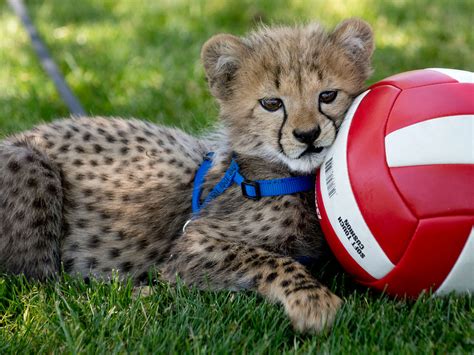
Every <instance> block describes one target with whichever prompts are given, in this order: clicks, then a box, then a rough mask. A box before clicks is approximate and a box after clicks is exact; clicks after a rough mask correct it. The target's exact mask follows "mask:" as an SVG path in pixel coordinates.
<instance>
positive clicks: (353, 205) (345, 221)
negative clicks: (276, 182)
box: [320, 90, 394, 279]
mask: <svg viewBox="0 0 474 355" xmlns="http://www.w3.org/2000/svg"><path fill="white" fill-rule="evenodd" d="M369 91H370V90H369ZM369 91H366V92H364V93H362V94H361V95H359V96H358V97H357V98H356V99H355V100H354V102H353V103H352V106H351V107H350V108H349V111H348V112H347V115H346V119H345V120H344V122H343V123H342V125H341V127H340V129H339V133H338V136H337V138H336V141H335V142H334V144H333V145H332V147H331V148H329V151H328V154H327V156H326V158H325V160H324V163H323V164H322V166H321V172H320V187H321V195H322V200H323V204H324V208H325V210H326V213H327V215H328V219H329V221H330V223H331V226H332V227H333V228H334V231H335V233H336V235H337V236H338V237H339V241H340V242H341V243H342V245H343V246H344V248H345V249H346V251H347V252H348V253H349V254H350V255H351V257H352V258H353V259H354V260H355V261H356V262H357V263H358V264H359V265H360V266H361V267H362V268H363V269H364V270H365V271H366V272H367V273H368V274H369V275H371V276H372V277H374V278H376V279H381V278H382V277H384V276H385V275H387V274H388V273H389V272H390V271H391V270H392V269H393V268H394V265H393V263H392V262H391V261H390V260H389V258H388V257H387V255H386V254H385V252H384V251H383V250H382V248H381V247H380V245H379V244H378V243H377V240H376V239H375V238H374V236H373V235H372V232H371V231H370V229H369V227H368V226H367V224H366V222H365V220H364V217H363V216H362V213H361V212H360V209H359V207H358V205H357V201H356V200H355V197H354V193H353V191H352V188H351V183H350V180H349V172H348V168H347V139H348V134H349V128H350V125H351V122H352V118H353V117H354V114H355V112H356V110H357V108H358V106H359V104H360V103H361V101H362V100H363V99H364V97H365V96H366V95H367V94H368V93H369ZM357 240H358V241H359V243H356V244H357V245H354V242H357ZM360 244H362V246H363V249H362V250H360ZM357 248H358V249H357ZM361 253H362V254H363V256H362V255H361Z"/></svg>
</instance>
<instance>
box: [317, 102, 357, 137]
mask: <svg viewBox="0 0 474 355" xmlns="http://www.w3.org/2000/svg"><path fill="white" fill-rule="evenodd" d="M349 107H350V106H349ZM349 107H348V108H347V110H346V112H344V116H345V115H346V113H347V111H348V110H349ZM318 110H319V112H321V114H322V115H324V117H326V118H327V119H328V120H329V121H330V122H331V124H332V126H333V127H334V130H335V131H336V133H337V132H339V127H337V126H336V118H332V117H331V116H329V115H326V114H325V113H324V112H323V109H322V108H321V102H319V103H318Z"/></svg>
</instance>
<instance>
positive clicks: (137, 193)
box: [0, 19, 373, 332]
mask: <svg viewBox="0 0 474 355" xmlns="http://www.w3.org/2000/svg"><path fill="white" fill-rule="evenodd" d="M372 51H373V41H372V32H371V30H370V27H369V26H368V25H367V24H366V23H365V22H363V21H361V20H355V19H352V20H347V21H345V22H343V23H342V24H340V25H339V26H338V27H337V28H336V29H335V30H334V31H333V32H331V33H328V32H326V31H325V30H324V29H323V28H322V27H321V26H319V25H317V24H311V25H308V26H301V27H291V28H290V27H275V28H261V29H260V30H258V31H256V32H253V33H251V34H250V35H248V36H247V37H245V38H238V37H235V36H231V35H217V36H215V37H213V38H211V39H210V40H209V41H208V42H207V43H206V44H205V45H204V47H203V50H202V60H203V63H204V67H205V70H206V76H207V79H208V82H209V86H210V89H211V92H212V93H213V95H214V96H215V97H216V98H217V100H218V102H219V104H220V117H221V126H220V128H218V129H217V130H216V132H215V133H214V134H212V135H208V136H204V137H193V136H190V135H188V134H186V133H184V132H182V131H179V130H176V129H173V128H167V127H161V126H156V125H153V124H151V123H148V122H144V121H140V120H133V119H130V120H124V119H120V118H102V117H95V118H72V119H66V120H59V121H55V122H53V123H51V124H44V125H40V126H38V127H36V128H34V129H32V130H31V131H28V132H24V133H20V134H18V135H15V136H12V137H9V138H7V139H6V140H4V141H3V142H0V268H1V269H2V270H3V271H5V272H11V273H17V274H20V273H23V274H25V275H27V276H28V277H33V278H37V279H46V278H51V277H55V275H57V274H58V272H59V271H60V270H61V265H62V267H63V268H64V270H65V271H66V272H69V273H72V274H78V275H81V276H83V277H90V276H95V277H102V278H107V277H109V276H110V275H111V273H112V271H113V270H117V271H118V272H119V274H120V275H123V276H125V275H130V276H131V277H133V278H135V279H136V280H137V281H139V280H143V279H145V278H146V276H147V273H148V271H149V270H150V269H152V268H157V269H159V270H160V273H161V276H162V278H163V279H164V280H168V281H170V282H174V281H175V280H176V277H177V276H179V277H180V278H181V279H182V280H183V281H184V282H186V283H188V284H193V285H196V286H198V287H201V288H211V289H232V290H241V289H250V290H255V291H257V292H258V293H260V294H262V295H263V296H265V297H266V298H268V299H269V300H273V301H276V302H279V303H281V304H282V305H283V306H284V308H285V310H286V312H287V313H288V315H289V317H290V318H291V320H292V322H293V324H294V326H295V328H296V329H298V330H301V331H309V332H314V331H320V330H321V329H323V328H324V327H325V326H327V325H330V324H331V323H332V322H333V320H334V317H335V314H336V311H337V309H338V308H339V307H340V305H341V300H340V299H339V298H338V297H337V296H335V295H333V294H332V293H331V292H330V291H329V290H328V289H327V288H326V287H325V286H323V285H321V284H320V283H319V282H318V281H317V280H316V279H315V278H314V277H313V276H312V275H311V274H310V273H309V272H308V270H307V269H306V268H305V267H304V266H303V265H301V264H299V263H298V262H296V261H295V258H297V257H298V256H312V257H315V258H318V257H319V256H320V252H321V250H322V245H323V236H322V233H321V230H320V228H319V224H318V221H317V219H316V213H315V210H314V202H313V201H314V192H308V193H299V194H294V195H286V196H279V197H266V198H262V199H260V200H258V201H253V200H249V199H246V198H244V197H243V196H242V194H241V191H240V187H239V186H235V185H234V186H232V187H231V188H229V189H228V190H227V191H226V192H225V193H224V194H222V195H221V196H219V197H218V198H217V199H215V200H214V201H213V202H212V203H211V204H209V205H208V206H207V207H206V208H205V209H204V210H203V211H202V212H201V213H200V215H199V216H198V218H195V219H193V220H192V221H191V222H190V223H189V224H188V225H187V228H186V231H185V232H184V233H183V231H182V228H183V225H184V224H185V222H186V221H187V220H189V219H190V217H191V191H192V185H193V179H194V175H195V172H196V170H197V168H198V166H199V164H200V163H201V162H202V158H203V156H204V155H205V153H206V152H208V151H215V152H216V155H215V162H214V165H213V167H212V168H211V170H210V172H209V175H208V177H207V179H206V183H205V186H204V194H206V193H207V192H209V191H210V189H211V188H212V186H213V185H214V184H215V183H216V182H217V181H218V180H219V179H220V177H221V176H222V174H223V173H224V172H225V170H226V169H227V167H228V165H229V162H230V159H231V156H232V153H233V152H235V154H236V159H237V161H238V163H239V165H240V167H241V172H242V174H243V175H244V176H246V177H247V178H248V179H271V178H280V177H287V176H290V175H298V174H305V173H308V172H313V171H314V169H315V168H317V167H318V166H319V164H320V163H321V161H322V159H323V158H324V155H325V151H326V149H327V147H329V146H330V145H331V144H332V142H333V141H334V137H335V135H336V132H337V128H338V127H339V125H340V123H341V120H342V119H343V116H344V113H345V112H346V110H347V109H348V106H349V104H350V103H351V101H352V99H353V98H354V97H355V96H356V95H357V94H358V93H360V92H361V90H362V89H363V86H364V80H366V78H367V77H368V75H369V74H370V57H371V54H372ZM327 90H335V91H337V97H336V98H335V100H334V101H333V102H331V103H322V102H321V101H320V100H319V99H318V98H319V95H320V94H321V92H323V91H327ZM264 98H278V99H280V100H281V102H282V107H281V108H279V109H278V110H275V111H273V112H270V111H267V110H265V109H264V108H263V107H262V105H261V104H260V102H259V100H261V99H264ZM295 131H297V132H306V133H305V134H306V138H305V141H304V142H303V141H301V139H298V138H297V135H296V134H295ZM308 131H314V132H313V133H311V137H312V138H311V139H310V140H308V138H307V137H308V134H307V132H308ZM315 132H316V133H317V134H316V133H315Z"/></svg>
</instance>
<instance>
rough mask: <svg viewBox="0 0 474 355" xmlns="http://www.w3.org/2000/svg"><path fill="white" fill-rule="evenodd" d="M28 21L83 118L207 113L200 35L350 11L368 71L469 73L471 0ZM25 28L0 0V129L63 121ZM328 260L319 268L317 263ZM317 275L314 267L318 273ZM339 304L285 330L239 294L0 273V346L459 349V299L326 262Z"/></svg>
mask: <svg viewBox="0 0 474 355" xmlns="http://www.w3.org/2000/svg"><path fill="white" fill-rule="evenodd" d="M27 4H28V7H29V10H30V13H31V16H32V19H33V21H34V22H35V24H36V25H37V26H38V29H39V31H40V33H41V35H42V36H43V38H44V39H45V41H46V43H47V44H48V46H49V48H50V49H51V52H52V54H53V56H54V57H55V59H56V61H57V62H58V65H59V66H60V68H61V70H62V71H63V73H64V75H65V77H66V80H67V81H68V82H69V84H70V86H71V88H72V90H73V91H74V92H75V93H76V95H77V96H78V97H79V99H80V101H81V102H82V104H83V105H84V107H85V108H86V110H87V111H88V112H89V113H90V114H94V115H107V116H114V115H115V116H126V117H129V116H134V117H138V118H144V119H148V120H151V121H154V122H157V123H160V124H167V125H174V126H178V127H180V128H182V129H184V130H186V131H189V132H199V131H201V130H204V129H206V128H207V127H209V126H210V125H211V124H212V123H213V122H214V121H215V120H216V117H217V107H216V104H215V102H214V100H213V99H212V98H211V97H210V95H209V93H208V91H207V88H206V84H205V81H204V74H203V70H202V68H201V64H200V61H199V51H200V47H201V45H202V44H203V42H204V41H205V40H206V39H207V38H208V37H210V36H211V35H212V34H215V33H218V32H231V33H234V34H244V33H245V32H246V31H248V30H249V29H251V28H252V27H254V26H255V25H256V24H258V23H259V22H264V23H270V24H271V23H295V22H301V21H308V20H313V19H314V20H320V21H322V22H323V23H325V24H327V25H328V26H333V25H335V24H336V23H337V22H338V21H340V20H341V19H343V18H346V17H350V16H360V17H362V18H364V19H366V20H367V21H368V22H370V23H371V24H372V25H373V27H374V31H375V34H376V45H377V49H376V52H375V55H374V67H375V74H374V76H373V78H372V79H371V81H370V82H374V81H377V80H379V79H381V78H383V77H386V76H388V75H390V74H393V73H397V72H401V71H405V70H410V69H417V68H425V67H448V68H459V69H465V70H471V71H473V70H474V60H473V59H474V28H473V23H474V21H473V20H474V2H473V1H472V0H446V1H444V0H443V1H440V0H411V1H410V0H405V1H403V0H400V1H390V2H389V1H378V0H332V1H304V0H294V1H283V0H273V1H271V0H267V1H251V0H243V1H242V0H241V1H237V0H235V1H221V0H209V1H204V0H202V1H201V0H195V1H192V0H189V1H181V0H174V1H173V0H159V1H152V0H148V1H145V0H143V1H138V0H128V1H127V0H120V1H118V0H81V1H80V2H78V1H72V0H43V1H40V0H31V1H28V2H27ZM67 115H68V111H67V108H66V107H65V106H64V104H63V103H62V102H61V100H60V98H59V97H58V95H57V93H56V92H55V89H54V87H53V84H52V83H51V81H50V80H49V79H48V78H47V77H46V75H45V74H44V73H43V71H42V69H41V67H40V66H39V64H38V60H37V58H36V57H35V55H34V53H33V51H32V49H31V46H30V43H29V41H28V38H27V35H26V33H25V32H24V30H23V28H22V27H21V25H20V23H19V22H18V21H17V19H16V18H15V17H14V15H13V14H12V12H11V11H10V9H9V8H8V6H7V5H6V3H5V1H3V0H0V136H3V135H7V134H10V133H13V132H17V131H19V130H23V129H27V128H30V127H32V126H33V125H34V124H36V123H38V122H41V121H50V120H52V119H54V118H57V117H61V116H67ZM329 269H331V268H329ZM319 273H320V274H321V272H319ZM322 277H323V278H324V279H325V280H326V282H327V283H328V284H329V285H330V286H331V288H332V289H334V290H335V291H336V292H338V293H339V294H340V295H342V296H343V297H344V299H345V301H346V303H345V306H344V308H343V310H342V312H340V314H339V316H338V318H337V320H336V324H335V326H334V328H333V330H332V331H331V332H329V333H326V334H322V335H317V336H303V335H299V334H295V333H294V332H293V331H292V330H291V327H290V324H289V322H288V320H287V318H286V317H285V315H284V313H283V311H282V310H281V308H280V307H278V306H274V305H272V304H269V303H267V302H266V301H264V300H263V299H261V298H260V297H258V296H255V295H254V294H252V293H240V294H236V293H231V292H203V291H198V290H195V289H188V288H186V287H182V286H179V287H177V288H171V287H169V286H167V285H166V284H162V283H158V284H156V285H155V286H153V287H152V294H151V295H150V296H149V297H144V298H143V297H135V296H134V295H133V293H132V288H131V286H130V285H129V284H125V283H120V282H117V281H114V282H111V283H100V282H97V281H94V280H92V281H91V282H90V283H89V284H86V283H84V282H83V281H81V280H77V279H71V278H69V277H67V276H64V277H63V279H62V280H61V282H59V283H47V284H37V283H32V282H26V281H25V280H23V279H22V278H21V277H10V276H0V353H2V354H3V353H37V352H48V353H49V352H58V353H59V352H60V353H63V352H66V353H78V352H80V353H84V352H88V353H109V352H120V353H125V352H134V353H135V352H156V353H170V352H171V353H173V352H175V353H182V352H191V353H228V352H233V353H241V352H242V353H254V352H255V353H269V354H273V353H280V352H290V353H292V352H297V353H315V352H319V353H360V354H366V353H379V352H390V353H422V354H425V353H426V354H433V353H472V352H473V351H474V307H473V300H472V298H471V297H467V296H464V297H460V296H451V297H447V298H437V299H434V298H432V297H429V296H424V297H422V298H420V299H419V300H417V301H408V300H393V299H390V298H388V297H386V296H384V295H380V294H377V293H372V292H369V291H366V290H365V289H363V288H361V287H357V286H354V285H353V284H352V283H351V282H350V281H349V280H347V278H346V277H345V276H344V275H341V274H338V275H337V276H334V272H333V271H332V270H327V272H325V273H324V274H323V275H322Z"/></svg>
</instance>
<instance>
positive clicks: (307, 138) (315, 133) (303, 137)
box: [293, 126, 321, 145]
mask: <svg viewBox="0 0 474 355" xmlns="http://www.w3.org/2000/svg"><path fill="white" fill-rule="evenodd" d="M320 134H321V128H319V126H316V128H313V129H312V130H310V131H300V130H298V129H294V130H293V135H294V136H295V138H296V139H297V140H298V141H300V142H301V143H306V144H307V145H312V144H313V143H314V141H315V140H316V139H317V138H318V137H319V135H320Z"/></svg>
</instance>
